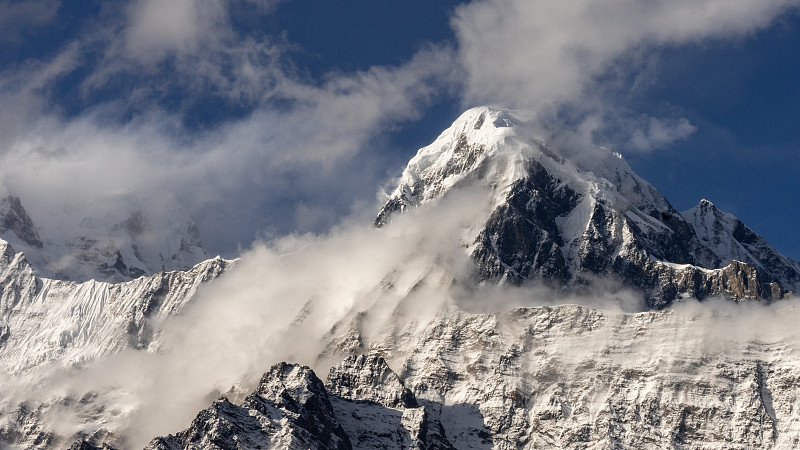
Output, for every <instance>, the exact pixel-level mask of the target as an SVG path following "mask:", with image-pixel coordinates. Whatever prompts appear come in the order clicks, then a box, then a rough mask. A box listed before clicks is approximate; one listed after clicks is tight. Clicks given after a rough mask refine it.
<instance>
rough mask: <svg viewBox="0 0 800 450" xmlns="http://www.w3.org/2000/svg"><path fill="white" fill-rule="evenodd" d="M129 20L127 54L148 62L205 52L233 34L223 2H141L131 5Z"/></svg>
mask: <svg viewBox="0 0 800 450" xmlns="http://www.w3.org/2000/svg"><path fill="white" fill-rule="evenodd" d="M128 18H129V24H128V27H127V29H126V30H125V44H126V50H127V51H128V53H129V54H130V55H131V56H133V57H134V58H136V59H138V60H140V61H147V62H152V61H157V60H160V59H161V58H163V57H164V56H165V55H167V54H172V53H178V52H181V53H186V52H192V53H193V52H197V51H201V50H204V49H203V47H204V46H214V45H216V42H214V41H215V40H216V39H218V38H219V37H221V36H218V35H220V34H225V33H228V32H231V31H230V30H227V29H226V28H227V10H226V8H225V2H223V1H221V0H203V1H200V0H170V1H160V0H139V1H137V2H135V3H133V4H132V5H131V7H130V12H129V15H128Z"/></svg>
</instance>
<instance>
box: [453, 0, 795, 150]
mask: <svg viewBox="0 0 800 450" xmlns="http://www.w3.org/2000/svg"><path fill="white" fill-rule="evenodd" d="M798 5H800V2H798V1H796V0H776V1H768V2H758V1H751V0H733V1H727V0H699V1H696V0H679V1H661V0H658V1H637V0H612V1H605V2H596V1H590V0H578V1H570V2H563V1H558V0H538V1H525V0H477V1H474V2H471V3H469V4H466V5H464V6H461V7H459V8H458V9H457V10H456V13H455V16H454V17H453V20H452V25H453V28H454V30H455V32H456V35H457V36H458V42H459V48H458V55H459V60H460V62H461V64H462V65H463V67H464V75H465V92H464V101H465V103H467V104H481V103H497V104H501V105H506V106H511V107H517V108H532V109H535V110H537V111H540V112H542V113H543V112H549V113H550V114H554V115H561V116H562V117H564V116H565V115H566V116H568V117H570V120H571V122H570V125H571V126H573V127H579V126H580V122H581V120H589V121H594V122H597V125H598V127H597V129H596V130H595V134H598V135H600V134H603V132H604V131H607V130H605V129H604V128H605V127H606V126H607V125H611V126H612V127H613V128H616V130H617V131H619V130H620V129H626V130H628V131H629V132H630V133H629V136H628V137H627V138H622V139H621V140H620V141H618V144H620V145H624V146H625V147H627V150H633V151H638V152H641V151H647V150H653V149H656V148H661V147H664V146H668V145H669V144H671V143H673V142H674V141H675V140H680V139H682V138H685V137H687V136H688V135H689V134H691V131H692V130H693V129H694V126H693V125H691V124H689V123H688V121H687V119H685V118H682V117H680V116H679V115H675V116H669V117H664V118H653V119H652V120H651V119H645V120H642V119H641V118H640V117H638V116H640V114H638V113H634V114H633V117H630V115H631V113H630V112H628V111H626V110H625V109H624V108H622V109H620V106H622V105H620V104H619V103H624V98H625V97H626V96H630V95H631V91H632V90H635V89H641V88H642V86H648V85H650V84H652V83H654V82H657V78H656V79H654V77H657V74H658V72H657V71H653V70H652V62H653V59H654V58H655V59H657V53H658V51H659V50H660V49H662V48H664V47H665V46H680V45H689V44H699V43H701V42H704V41H707V40H709V39H714V40H722V39H736V38H742V37H746V36H748V35H750V34H752V33H755V32H757V31H758V30H760V29H763V28H764V27H767V26H769V25H770V24H771V23H772V22H773V21H775V20H776V19H777V18H779V17H780V16H781V14H783V13H786V12H787V11H788V10H790V9H791V8H794V7H797V6H798ZM621 100H622V102H621ZM565 111H567V113H566V114H565ZM576 118H577V119H579V120H577V121H576ZM617 121H621V122H622V123H618V122H617ZM636 123H639V125H640V126H639V127H638V128H634V127H633V125H635V124H636ZM583 126H584V127H589V126H590V125H589V124H584V125H583Z"/></svg>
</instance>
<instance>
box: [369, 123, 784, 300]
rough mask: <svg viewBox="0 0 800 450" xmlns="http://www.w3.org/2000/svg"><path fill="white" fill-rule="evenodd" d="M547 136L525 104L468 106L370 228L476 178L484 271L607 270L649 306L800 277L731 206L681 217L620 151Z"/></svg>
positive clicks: (778, 293)
mask: <svg viewBox="0 0 800 450" xmlns="http://www.w3.org/2000/svg"><path fill="white" fill-rule="evenodd" d="M543 136H553V133H552V130H550V131H546V130H545V129H544V127H542V125H541V124H539V123H538V122H537V121H536V119H535V115H534V114H531V113H522V112H518V111H504V110H499V109H493V108H489V107H478V108H473V109H470V110H468V111H466V112H465V113H464V114H462V115H461V116H460V117H459V118H458V119H457V120H456V121H455V122H454V123H453V125H452V126H450V127H449V128H448V129H446V130H445V131H444V132H443V133H442V134H440V135H439V137H438V138H437V139H436V140H435V141H434V142H433V143H432V144H430V145H428V146H426V147H424V148H422V149H420V150H419V152H418V153H417V155H416V156H414V157H413V158H412V159H411V160H410V161H409V163H408V165H407V167H406V168H405V170H404V172H403V174H402V176H401V178H400V180H399V182H398V186H397V188H396V189H395V190H394V191H393V192H392V194H391V195H390V197H389V199H388V201H387V202H386V204H385V205H384V207H383V208H382V209H381V211H380V212H379V213H378V215H377V218H376V220H375V224H376V226H383V225H386V224H387V223H388V222H390V221H391V218H392V216H393V215H394V214H397V213H402V212H403V211H405V210H407V209H408V208H410V207H414V206H419V205H424V204H427V203H431V202H434V201H436V200H437V199H439V198H441V197H444V196H446V195H448V194H449V193H450V192H451V191H452V190H454V189H458V188H462V187H471V188H475V187H477V188H480V189H483V190H486V191H488V192H489V193H490V198H491V208H490V210H489V211H490V212H489V213H488V215H487V216H485V217H481V218H479V219H478V220H477V222H476V223H478V224H482V225H479V229H477V230H472V232H469V233H464V235H465V236H470V237H474V236H477V238H474V239H473V238H470V241H469V242H465V243H464V244H465V246H466V247H467V248H468V249H469V251H470V252H471V254H472V256H473V258H474V259H475V261H476V262H477V265H478V271H479V273H480V275H481V277H482V278H483V279H485V280H488V279H495V280H498V281H499V282H501V283H505V282H512V283H521V282H524V281H526V280H543V281H545V282H547V283H555V284H556V285H565V286H573V287H580V286H583V285H585V283H587V282H589V281H590V280H592V279H595V278H597V277H598V276H600V277H605V278H614V279H617V280H619V281H621V282H622V283H623V284H625V285H628V286H630V287H634V288H637V289H643V290H644V291H645V292H647V298H648V301H649V302H650V304H651V305H652V306H655V307H662V306H665V305H667V304H669V303H670V302H671V301H673V300H674V299H676V298H678V297H681V296H695V297H699V298H702V297H706V296H709V295H725V296H728V297H733V298H737V299H738V298H767V299H770V298H780V297H782V296H784V295H785V294H786V293H787V292H789V291H795V290H796V289H797V288H798V287H800V266H799V265H798V264H797V263H796V262H794V261H792V260H790V259H789V258H786V257H784V256H782V255H780V254H779V253H777V252H776V251H775V250H774V249H773V248H772V247H770V246H769V245H768V244H767V243H766V242H765V241H764V240H763V239H762V238H760V237H758V236H757V235H755V233H753V232H752V231H750V230H749V229H748V228H747V227H745V226H744V225H743V224H741V222H740V221H738V219H736V218H734V217H733V216H731V215H729V214H724V213H721V212H719V211H717V210H716V209H715V208H713V206H711V205H710V203H708V202H704V203H701V205H700V206H699V207H698V208H699V209H697V208H696V210H693V211H696V212H694V213H692V212H687V213H685V214H683V215H682V214H681V213H680V212H678V211H677V210H676V209H675V208H674V207H673V206H672V205H671V204H670V203H669V201H667V199H666V198H664V196H663V195H661V194H660V193H659V192H658V191H657V190H656V189H655V188H654V187H653V186H652V185H650V184H649V183H648V182H647V181H645V180H644V179H642V178H641V177H639V176H638V175H637V174H636V173H635V172H634V171H633V170H632V169H631V167H630V165H628V163H627V162H626V161H625V160H624V158H622V156H621V155H619V154H618V153H613V152H611V151H608V150H606V149H602V148H597V147H589V148H581V147H580V146H579V145H576V144H568V143H561V141H558V140H555V139H552V138H551V140H554V141H556V143H550V142H547V140H546V139H545V138H544V137H543ZM564 142H569V141H568V140H565V141H564ZM712 209H713V210H714V211H716V212H713V211H712V212H704V211H711V210H712ZM737 261H738V262H740V263H743V266H740V265H736V264H734V262H737ZM749 280H752V281H753V282H750V281H749Z"/></svg>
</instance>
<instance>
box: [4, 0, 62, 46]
mask: <svg viewBox="0 0 800 450" xmlns="http://www.w3.org/2000/svg"><path fill="white" fill-rule="evenodd" d="M60 6H61V0H22V1H20V0H3V1H0V30H3V32H2V33H0V44H5V45H19V44H21V43H23V42H24V38H25V35H26V33H29V32H32V31H35V30H36V29H37V28H41V27H44V26H46V25H49V24H50V23H52V22H53V21H54V20H55V18H56V16H57V14H58V8H59V7H60Z"/></svg>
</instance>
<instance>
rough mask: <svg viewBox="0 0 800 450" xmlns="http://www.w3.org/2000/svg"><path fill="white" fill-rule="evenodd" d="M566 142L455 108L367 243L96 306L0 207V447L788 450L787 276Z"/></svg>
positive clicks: (793, 342)
mask: <svg viewBox="0 0 800 450" xmlns="http://www.w3.org/2000/svg"><path fill="white" fill-rule="evenodd" d="M571 142H572V141H570V140H569V139H562V138H560V137H559V132H558V130H554V129H553V128H552V127H546V126H543V125H542V124H541V122H539V121H538V120H537V118H536V115H535V114H531V113H525V112H522V111H511V110H502V109H495V108H489V107H478V108H473V109H470V110H468V111H466V112H465V113H463V114H462V115H461V116H460V117H459V118H458V119H456V121H455V122H454V123H453V124H452V125H451V126H450V127H449V128H447V129H446V130H444V131H443V132H442V133H441V134H440V135H439V137H438V138H436V139H435V140H434V142H433V143H431V144H430V145H428V146H426V147H424V148H422V149H420V150H419V152H418V153H417V155H416V156H415V157H413V158H412V159H411V160H410V161H409V163H408V165H407V167H406V169H405V170H404V172H403V174H402V176H401V177H400V178H399V180H398V181H397V187H396V188H395V189H394V191H392V192H391V193H390V194H389V195H388V198H387V200H386V202H385V205H384V206H383V207H382V208H381V209H380V210H379V211H378V212H377V217H376V219H375V222H374V223H372V224H370V223H361V224H351V225H348V226H342V227H340V228H338V229H335V230H333V231H331V232H330V233H329V234H327V235H290V236H287V237H284V238H281V239H276V240H274V241H273V242H271V243H270V244H269V245H266V244H258V245H256V246H254V247H253V248H252V249H251V250H249V251H247V252H245V253H244V254H243V255H242V256H241V258H239V259H237V260H236V261H226V260H223V259H221V258H216V259H211V260H207V261H204V262H199V264H197V265H196V266H194V267H193V268H191V269H189V270H185V271H172V272H161V271H159V270H158V269H155V270H154V271H153V272H152V273H151V274H149V275H144V274H143V275H142V276H140V277H138V278H135V279H133V280H129V281H122V282H103V281H97V280H89V281H78V282H76V281H68V280H58V279H52V278H48V277H45V276H43V275H42V272H40V271H39V270H41V269H39V268H37V267H36V266H35V264H36V260H35V259H31V260H30V261H29V259H28V257H27V255H26V254H25V253H22V252H19V251H18V250H17V249H16V248H15V247H14V245H12V244H11V243H10V242H14V243H21V244H20V245H25V246H26V247H24V248H26V249H27V248H33V249H41V250H42V251H43V252H46V251H48V248H49V247H48V245H51V244H49V243H48V240H47V239H48V238H47V237H46V236H48V235H46V234H45V232H44V231H45V230H44V229H42V230H40V229H38V228H37V227H36V226H35V220H34V219H33V218H32V217H31V216H29V215H28V214H27V213H26V212H25V210H24V208H23V204H22V202H21V201H20V199H17V198H15V197H13V196H7V197H6V200H4V203H2V205H3V209H2V212H3V220H2V222H1V224H2V227H3V228H2V233H3V234H2V236H3V238H4V239H5V237H8V242H6V241H5V240H4V241H3V243H2V259H0V274H1V276H2V278H1V279H0V286H2V297H1V298H0V300H1V301H2V303H0V306H1V307H2V309H0V318H1V320H2V322H0V367H2V370H3V372H5V373H6V374H7V375H6V379H8V380H11V381H10V382H8V383H5V384H4V385H3V386H0V394H2V399H3V400H2V402H1V403H0V442H2V444H3V445H4V446H7V447H10V448H37V449H49V448H64V447H69V446H70V445H72V446H73V448H85V449H92V448H104V447H103V446H106V447H105V448H108V447H111V448H116V449H128V448H131V449H133V448H148V449H176V448H220V449H229V448H230V449H233V448H242V447H247V448H258V447H261V448H317V449H329V448H406V447H414V448H437V449H438V448H442V449H450V448H519V447H520V446H521V447H523V448H584V447H586V446H601V447H603V446H604V447H622V448H635V447H643V446H644V447H647V446H656V447H663V446H674V447H677V448H691V447H693V446H698V445H706V446H707V445H710V446H717V447H734V448H749V447H764V448H784V447H791V446H794V445H797V444H798V443H800V442H799V441H798V436H800V434H798V431H797V430H798V425H797V424H798V423H799V422H798V420H800V419H798V417H797V416H796V413H795V411H796V410H797V409H796V408H795V405H796V404H797V402H798V401H800V398H798V397H797V395H796V394H795V391H794V390H793V389H792V388H791V386H792V385H793V380H794V379H795V378H796V377H797V376H798V374H797V370H796V364H795V363H794V362H795V361H796V359H797V356H798V355H800V335H798V334H797V330H796V327H794V323H795V322H796V318H797V317H796V315H797V314H798V310H800V309H798V305H797V303H796V300H795V299H793V297H792V294H791V293H792V292H793V291H795V290H796V289H797V284H798V279H800V270H799V269H798V263H797V262H795V261H793V260H791V259H789V258H787V257H785V256H782V255H781V254H780V253H778V252H777V251H776V250H775V249H773V248H772V247H771V246H770V245H769V244H767V243H766V242H765V241H764V240H763V239H762V238H760V237H759V236H758V235H757V234H755V233H754V232H753V231H752V230H750V229H749V228H748V227H747V226H746V225H744V224H743V223H742V222H741V221H739V220H738V219H736V218H735V217H734V216H732V215H731V214H728V213H724V212H722V211H720V210H718V209H717V208H716V207H715V206H714V205H713V204H712V203H711V202H709V201H707V200H703V201H701V202H700V203H699V205H698V206H697V207H696V208H694V209H692V210H690V211H687V212H683V213H681V212H678V211H676V210H675V208H673V207H672V206H671V205H670V203H669V202H668V201H667V199H665V198H664V197H663V196H662V195H661V194H660V193H659V192H658V191H657V190H656V189H655V188H654V187H653V186H651V185H650V184H649V183H647V182H646V181H645V180H643V179H642V178H640V177H639V176H637V175H636V174H635V173H634V172H633V170H632V169H631V168H630V166H629V165H628V164H627V163H626V162H625V161H624V159H623V158H622V157H621V156H620V155H618V154H614V153H611V152H609V151H607V150H605V149H602V148H598V147H578V146H575V145H574V142H573V143H572V145H570V144H571ZM176 215H177V217H179V218H180V217H185V216H183V215H181V214H180V213H179V212H177V213H176ZM144 217H145V216H144V215H143V216H142V222H143V223H145V219H144ZM146 220H147V221H148V222H146V223H151V222H149V221H151V220H155V219H146ZM169 220H170V219H169V218H166V221H165V222H163V223H175V222H170V221H169ZM111 223H114V221H113V220H112V221H111ZM177 223H179V224H189V225H186V229H187V230H190V229H191V222H190V221H186V220H180V221H177ZM129 228H130V227H129ZM141 228H142V229H144V228H145V227H144V226H143V227H141ZM110 229H112V230H118V229H121V230H124V232H125V233H127V235H122V236H128V237H130V240H129V241H128V240H116V239H117V237H116V236H118V235H113V234H112V235H111V237H110V238H109V239H110V240H111V241H112V242H115V243H116V242H123V243H126V244H125V245H130V248H137V247H138V245H136V246H134V245H135V244H136V243H137V242H139V241H136V239H135V238H136V237H137V236H138V234H137V233H135V232H131V230H129V229H128V228H125V227H124V226H121V227H119V228H115V226H114V225H112V226H111V228H110ZM169 230H170V231H169V232H168V233H166V234H168V235H169V236H173V240H174V239H177V238H175V237H174V236H179V237H181V239H184V237H182V236H185V235H184V234H183V230H184V226H183V225H181V226H180V227H177V228H173V229H169ZM176 230H177V231H176ZM134 231H135V230H134ZM176 233H177V234H176ZM190 235H191V232H190ZM173 240H169V241H166V242H170V243H171V242H173ZM182 247H183V246H178V250H180V249H181V248H182ZM123 248H125V247H124V245H117V249H118V250H119V255H122V256H121V258H122V260H123V261H128V259H127V254H126V253H125V251H124V250H123ZM166 248H167V249H170V248H173V247H170V246H169V245H168V246H166ZM140 253H141V252H140ZM164 254H165V253H164V252H161V253H160V255H164ZM134 258H136V256H135V255H134ZM131 260H134V261H136V260H135V259H133V258H131ZM138 261H141V262H142V263H144V258H142V259H138ZM157 261H163V260H161V259H159V260H157ZM90 262H92V263H97V261H95V260H91V259H87V260H86V262H84V264H87V265H86V266H85V267H92V268H93V270H100V269H103V268H104V267H105V266H103V265H102V264H105V260H103V261H100V265H96V266H91V265H88V264H89V263H90ZM43 267H46V266H43ZM142 267H145V266H142ZM147 268H148V270H153V269H151V268H150V267H149V266H147ZM87 270H88V269H87ZM142 270H143V271H144V268H143V269H142ZM148 273H149V272H148ZM117 274H121V272H119V271H118V272H117ZM764 324H769V326H768V327H767V326H764ZM326 374H327V375H326ZM73 444H74V445H73Z"/></svg>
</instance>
